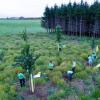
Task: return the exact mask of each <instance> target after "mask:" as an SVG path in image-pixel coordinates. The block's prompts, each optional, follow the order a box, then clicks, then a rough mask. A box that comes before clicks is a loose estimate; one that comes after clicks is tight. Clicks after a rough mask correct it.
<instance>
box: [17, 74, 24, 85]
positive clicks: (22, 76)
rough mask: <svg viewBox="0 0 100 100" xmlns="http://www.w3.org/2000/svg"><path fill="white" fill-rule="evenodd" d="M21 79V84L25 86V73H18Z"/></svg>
mask: <svg viewBox="0 0 100 100" xmlns="http://www.w3.org/2000/svg"><path fill="white" fill-rule="evenodd" d="M17 77H18V79H19V81H20V86H21V87H23V86H25V76H24V74H23V73H18V75H17Z"/></svg>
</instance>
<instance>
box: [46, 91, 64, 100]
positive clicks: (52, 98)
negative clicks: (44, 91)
mask: <svg viewBox="0 0 100 100" xmlns="http://www.w3.org/2000/svg"><path fill="white" fill-rule="evenodd" d="M64 97H65V91H64V90H59V91H57V92H56V93H55V94H53V95H51V96H49V97H48V100H61V98H64Z"/></svg>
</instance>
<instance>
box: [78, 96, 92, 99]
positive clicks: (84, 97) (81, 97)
mask: <svg viewBox="0 0 100 100" xmlns="http://www.w3.org/2000/svg"><path fill="white" fill-rule="evenodd" d="M78 100H93V99H92V98H91V97H89V96H80V97H79V99H78Z"/></svg>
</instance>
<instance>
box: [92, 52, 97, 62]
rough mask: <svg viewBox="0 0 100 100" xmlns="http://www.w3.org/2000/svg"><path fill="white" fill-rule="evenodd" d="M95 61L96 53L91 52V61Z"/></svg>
mask: <svg viewBox="0 0 100 100" xmlns="http://www.w3.org/2000/svg"><path fill="white" fill-rule="evenodd" d="M95 59H96V53H95V52H93V53H92V60H93V61H95Z"/></svg>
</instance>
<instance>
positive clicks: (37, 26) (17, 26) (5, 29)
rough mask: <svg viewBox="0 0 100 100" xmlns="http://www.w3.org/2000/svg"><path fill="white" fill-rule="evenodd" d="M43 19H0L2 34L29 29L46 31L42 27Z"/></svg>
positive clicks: (32, 31) (33, 31) (0, 32)
mask: <svg viewBox="0 0 100 100" xmlns="http://www.w3.org/2000/svg"><path fill="white" fill-rule="evenodd" d="M40 21H41V20H39V19H37V20H6V19H5V20H3V19H1V20H0V34H15V33H22V32H23V30H25V28H26V30H27V32H28V33H37V32H45V29H43V28H42V27H41V23H40Z"/></svg>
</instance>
